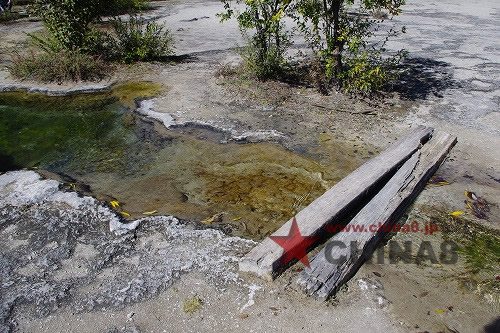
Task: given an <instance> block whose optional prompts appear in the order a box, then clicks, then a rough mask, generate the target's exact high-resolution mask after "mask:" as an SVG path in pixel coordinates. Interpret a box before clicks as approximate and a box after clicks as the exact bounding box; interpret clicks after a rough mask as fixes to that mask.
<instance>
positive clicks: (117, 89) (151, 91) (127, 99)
mask: <svg viewBox="0 0 500 333" xmlns="http://www.w3.org/2000/svg"><path fill="white" fill-rule="evenodd" d="M160 92H161V86H160V85H159V84H156V83H152V82H126V83H122V84H119V85H116V86H114V87H113V90H112V94H113V96H116V97H118V99H119V100H120V102H121V103H122V104H123V105H125V106H126V107H129V108H134V107H135V99H136V98H149V97H154V96H156V95H158V94H159V93H160Z"/></svg>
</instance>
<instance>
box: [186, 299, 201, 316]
mask: <svg viewBox="0 0 500 333" xmlns="http://www.w3.org/2000/svg"><path fill="white" fill-rule="evenodd" d="M202 305H203V301H202V300H201V299H200V298H199V297H198V296H195V297H191V298H186V299H185V300H184V306H183V308H182V309H183V310H184V312H186V313H194V312H196V311H198V310H199V309H200V308H201V306H202Z"/></svg>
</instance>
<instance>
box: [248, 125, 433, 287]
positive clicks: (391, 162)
mask: <svg viewBox="0 0 500 333" xmlns="http://www.w3.org/2000/svg"><path fill="white" fill-rule="evenodd" d="M432 133H433V129H432V128H430V127H424V126H419V127H417V128H415V129H414V130H412V131H411V132H410V133H409V134H408V135H406V136H405V137H404V138H402V139H401V140H399V141H398V142H396V143H395V144H393V145H392V146H390V147H389V148H388V149H386V150H385V151H383V152H382V153H380V154H379V155H378V156H376V157H374V158H373V159H371V160H369V161H367V162H366V163H364V164H363V165H361V166H360V167H359V168H358V169H356V170H355V171H353V172H352V173H351V174H350V175H348V176H347V177H345V178H344V179H342V180H341V181H340V182H338V183H337V184H336V185H335V186H333V187H332V188H331V189H330V190H328V191H327V192H325V193H324V194H323V195H322V196H320V197H319V198H317V199H316V200H314V201H313V202H312V203H311V204H310V205H309V206H307V207H306V208H304V209H303V210H302V211H300V212H299V213H298V214H297V215H296V216H295V217H296V220H297V224H298V227H299V230H300V233H301V234H302V235H304V236H313V235H319V234H321V233H322V232H323V231H324V229H325V226H326V225H328V224H335V223H336V222H337V221H339V220H340V219H342V218H344V217H345V216H346V215H347V214H349V212H351V211H352V210H353V209H354V208H355V207H356V206H357V205H359V203H360V202H361V201H362V200H363V199H366V197H367V195H368V194H369V193H370V192H371V191H372V190H373V189H375V188H377V187H378V186H381V185H382V182H383V181H384V180H386V178H387V177H389V176H391V175H392V174H393V173H394V172H395V171H396V170H397V168H398V167H400V166H401V165H402V164H403V163H404V162H405V161H406V160H408V158H410V156H412V155H413V154H414V153H415V152H416V151H417V150H418V149H420V148H421V146H422V145H423V144H425V143H426V142H427V141H428V140H429V138H430V137H431V136H432ZM292 221H293V219H290V220H289V221H288V222H286V223H285V224H284V225H283V226H282V227H281V228H280V229H278V230H277V231H276V232H275V233H274V234H273V236H286V235H288V233H289V231H290V229H291V225H292ZM298 245H300V244H298ZM282 250H283V249H282V248H281V247H280V246H279V245H278V244H277V243H275V242H274V241H273V240H271V239H270V238H269V237H267V238H265V239H264V240H263V241H262V242H261V243H260V244H259V245H257V246H256V247H255V248H253V249H252V250H251V251H250V252H249V253H248V254H247V255H246V256H245V257H244V258H242V260H241V261H240V264H239V268H240V270H241V271H244V272H252V273H255V274H256V275H258V276H260V277H263V278H265V279H268V280H272V279H273V278H274V277H276V275H277V274H278V273H279V268H280V259H281V256H282Z"/></svg>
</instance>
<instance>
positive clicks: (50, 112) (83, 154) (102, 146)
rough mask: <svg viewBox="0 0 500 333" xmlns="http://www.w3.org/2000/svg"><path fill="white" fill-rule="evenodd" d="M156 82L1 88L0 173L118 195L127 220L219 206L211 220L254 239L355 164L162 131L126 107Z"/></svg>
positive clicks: (200, 213) (204, 212)
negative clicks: (31, 173)
mask: <svg viewBox="0 0 500 333" xmlns="http://www.w3.org/2000/svg"><path fill="white" fill-rule="evenodd" d="M158 89H159V87H157V86H154V85H148V84H145V83H142V86H141V84H137V83H136V84H125V85H121V86H117V87H115V88H114V89H112V90H110V91H106V92H101V93H94V94H80V95H73V96H67V97H50V96H46V95H39V94H27V93H23V92H10V93H2V94H0V159H1V168H2V170H3V171H6V170H11V169H17V168H23V167H25V168H26V167H28V168H29V167H37V168H39V169H43V170H47V171H50V172H52V173H58V174H64V175H67V176H70V177H72V178H74V179H76V180H71V179H70V178H66V179H69V180H67V181H68V182H71V183H73V182H76V183H77V185H78V184H80V185H81V184H85V186H80V185H78V186H77V189H78V190H81V191H83V192H89V193H91V194H93V195H95V196H96V197H98V198H100V199H103V200H106V201H111V200H118V201H119V202H120V208H119V209H118V210H124V211H126V212H127V213H129V214H130V215H131V216H130V218H138V217H141V216H143V212H147V211H157V212H158V214H172V215H176V216H178V217H181V218H192V219H204V218H207V217H210V216H212V215H214V214H217V213H223V218H222V220H221V221H215V222H214V223H213V224H214V225H216V226H219V227H222V228H224V229H226V230H227V231H228V232H231V233H233V234H236V235H244V236H248V237H251V238H255V239H260V238H262V237H264V236H265V235H268V234H269V233H271V232H273V231H274V230H276V229H277V228H278V227H279V226H281V224H283V223H284V222H285V221H286V220H287V219H289V218H290V217H292V216H293V215H294V214H295V213H296V212H297V211H299V210H300V209H302V208H303V207H305V206H306V205H307V204H309V203H310V202H311V201H312V200H313V199H315V198H316V197H318V196H319V195H321V194H322V193H323V192H324V191H325V190H327V189H328V188H329V187H330V186H331V185H333V184H334V183H335V182H336V181H338V180H339V179H340V178H341V177H343V176H344V175H345V173H347V172H349V171H350V170H352V169H353V168H354V167H355V166H356V165H355V164H356V161H352V160H350V159H349V160H348V159H347V157H343V155H344V154H343V153H342V152H341V151H337V153H336V154H334V155H333V156H327V157H325V155H324V154H323V158H322V160H321V163H318V161H315V160H312V159H309V158H306V157H303V156H300V155H298V154H295V153H292V152H290V151H287V150H285V149H283V148H282V147H281V146H279V145H276V144H270V143H259V144H238V143H225V144H221V143H219V141H221V140H225V139H226V138H225V134H224V133H217V132H213V131H209V130H204V129H200V128H178V129H176V130H167V129H165V128H164V127H163V126H162V125H160V124H158V123H156V122H154V121H152V120H149V119H145V118H142V117H140V116H138V115H136V114H135V113H134V112H133V111H132V108H131V107H132V106H133V105H134V103H133V100H134V98H136V97H145V96H151V95H152V94H154V93H156V92H157V91H158ZM131 91H135V93H134V94H132V93H131ZM318 156H319V155H318ZM86 185H89V186H90V190H89V189H88V186H86Z"/></svg>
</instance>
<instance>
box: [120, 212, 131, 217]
mask: <svg viewBox="0 0 500 333" xmlns="http://www.w3.org/2000/svg"><path fill="white" fill-rule="evenodd" d="M120 214H122V215H123V216H126V217H129V216H130V214H129V213H127V212H120Z"/></svg>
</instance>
